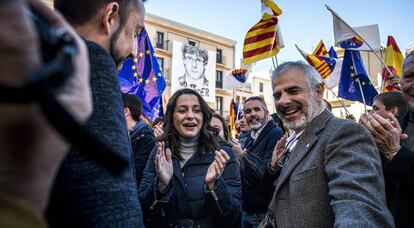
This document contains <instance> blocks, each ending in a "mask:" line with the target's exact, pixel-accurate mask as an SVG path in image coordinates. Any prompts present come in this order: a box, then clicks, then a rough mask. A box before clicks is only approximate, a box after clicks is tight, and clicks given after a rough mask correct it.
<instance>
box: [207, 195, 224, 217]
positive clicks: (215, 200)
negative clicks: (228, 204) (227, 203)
mask: <svg viewBox="0 0 414 228" xmlns="http://www.w3.org/2000/svg"><path fill="white" fill-rule="evenodd" d="M209 192H210V193H211V195H212V196H213V198H214V202H216V205H217V207H218V209H219V211H220V214H221V215H224V213H223V210H222V209H221V207H220V204H219V202H218V200H219V198H218V196H217V194H216V192H215V191H214V190H211V191H209Z"/></svg>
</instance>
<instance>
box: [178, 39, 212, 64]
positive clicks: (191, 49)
mask: <svg viewBox="0 0 414 228" xmlns="http://www.w3.org/2000/svg"><path fill="white" fill-rule="evenodd" d="M182 52H183V58H186V57H185V54H192V55H196V56H197V57H201V58H202V59H203V64H204V66H205V65H207V63H208V52H207V51H206V50H205V49H201V48H198V47H195V46H193V45H190V44H184V45H183V47H182Z"/></svg>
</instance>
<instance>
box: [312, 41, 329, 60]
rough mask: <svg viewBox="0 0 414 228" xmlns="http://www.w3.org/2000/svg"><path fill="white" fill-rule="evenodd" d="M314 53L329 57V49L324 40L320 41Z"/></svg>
mask: <svg viewBox="0 0 414 228" xmlns="http://www.w3.org/2000/svg"><path fill="white" fill-rule="evenodd" d="M312 55H319V56H326V57H329V53H328V50H327V49H326V47H325V44H324V43H323V41H322V40H321V41H319V44H318V46H317V47H316V48H315V50H314V51H313V53H312Z"/></svg>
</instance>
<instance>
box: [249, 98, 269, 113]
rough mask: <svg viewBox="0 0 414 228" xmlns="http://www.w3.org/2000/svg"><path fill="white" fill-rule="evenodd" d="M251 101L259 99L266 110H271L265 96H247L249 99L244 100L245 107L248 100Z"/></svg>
mask: <svg viewBox="0 0 414 228" xmlns="http://www.w3.org/2000/svg"><path fill="white" fill-rule="evenodd" d="M249 101H259V102H260V104H261V105H262V108H263V109H264V110H265V111H269V110H268V109H267V105H266V101H265V100H264V99H263V97H259V96H253V97H249V98H247V100H246V101H245V102H244V107H246V104H247V102H249Z"/></svg>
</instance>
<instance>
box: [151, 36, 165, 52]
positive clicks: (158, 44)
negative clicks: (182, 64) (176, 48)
mask: <svg viewBox="0 0 414 228" xmlns="http://www.w3.org/2000/svg"><path fill="white" fill-rule="evenodd" d="M154 40H155V41H156V42H155V45H154V46H155V47H156V48H159V49H163V50H168V40H166V41H163V42H158V41H157V38H155V39H154Z"/></svg>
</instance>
